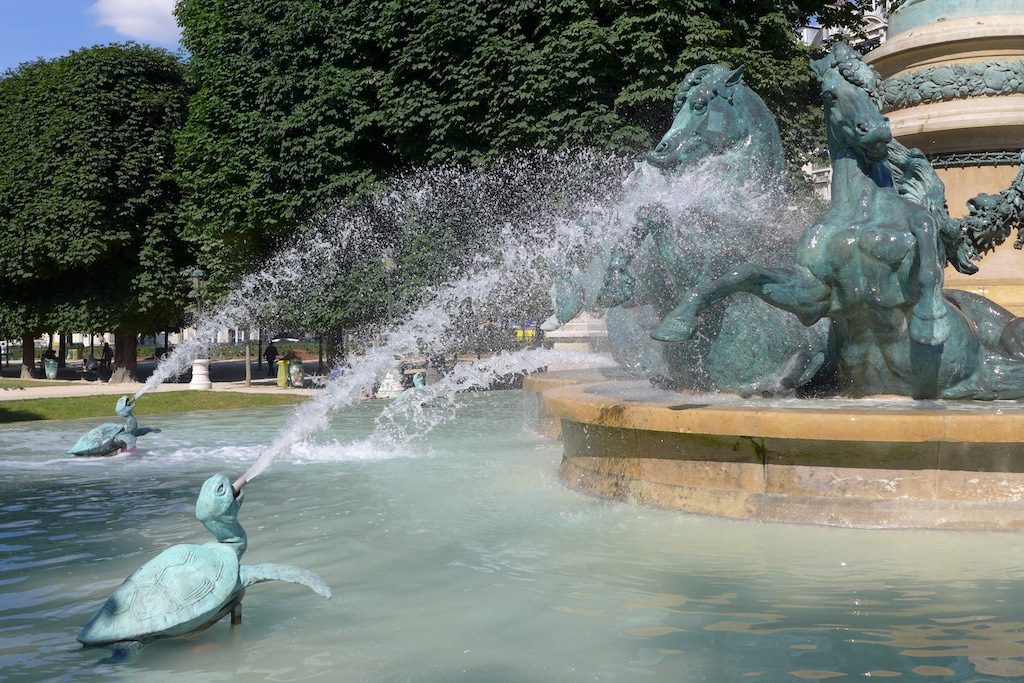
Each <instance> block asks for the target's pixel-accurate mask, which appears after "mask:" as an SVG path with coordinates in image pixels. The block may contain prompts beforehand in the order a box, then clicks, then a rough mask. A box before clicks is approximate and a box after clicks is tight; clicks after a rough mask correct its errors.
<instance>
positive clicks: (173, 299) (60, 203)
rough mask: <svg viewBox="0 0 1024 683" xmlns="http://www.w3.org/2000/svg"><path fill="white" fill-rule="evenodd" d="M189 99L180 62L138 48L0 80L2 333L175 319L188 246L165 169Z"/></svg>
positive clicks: (79, 55) (27, 69)
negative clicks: (183, 238) (175, 133)
mask: <svg viewBox="0 0 1024 683" xmlns="http://www.w3.org/2000/svg"><path fill="white" fill-rule="evenodd" d="M187 101H188V92H187V88H186V84H185V81H184V74H183V71H182V68H181V65H180V63H179V61H178V59H177V58H175V57H174V56H173V55H171V54H170V53H168V52H166V51H163V50H158V49H155V48H150V47H143V46H139V45H133V44H125V45H110V46H104V47H94V48H88V49H83V50H79V51H77V52H73V53H71V54H70V55H68V56H65V57H61V58H59V59H54V60H49V61H43V60H40V61H36V62H31V63H27V64H24V65H22V66H21V67H19V68H18V69H15V70H13V71H10V72H7V73H6V74H4V76H3V78H2V79H0V289H2V291H3V297H2V298H0V336H10V335H13V334H20V333H23V332H26V331H28V332H34V333H38V332H39V331H42V330H44V329H62V330H69V329H114V330H119V331H126V332H132V333H133V336H134V333H135V332H140V331H148V330H153V329H167V328H169V327H173V326H176V324H177V323H178V321H179V319H180V317H181V308H180V306H181V303H180V302H181V301H182V299H183V297H184V295H185V294H186V293H187V287H188V282H187V280H186V279H185V278H184V277H182V270H183V268H184V266H185V264H186V262H187V260H188V252H187V249H186V247H185V244H184V243H183V242H182V240H181V222H180V219H179V214H178V212H177V205H178V201H179V195H180V193H179V190H178V186H177V184H176V183H175V181H174V180H173V178H172V177H171V176H170V170H171V166H172V163H173V159H174V139H173V136H174V132H175V130H177V129H178V128H180V127H181V125H182V124H183V123H184V118H185V108H186V106H187Z"/></svg>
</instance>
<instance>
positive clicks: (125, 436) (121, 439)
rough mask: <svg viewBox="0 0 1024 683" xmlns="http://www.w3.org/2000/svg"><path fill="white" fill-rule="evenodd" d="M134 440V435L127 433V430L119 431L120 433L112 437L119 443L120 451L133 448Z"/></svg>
mask: <svg viewBox="0 0 1024 683" xmlns="http://www.w3.org/2000/svg"><path fill="white" fill-rule="evenodd" d="M135 442H136V439H135V435H134V434H129V433H128V432H121V433H120V434H118V435H117V438H116V439H114V443H115V444H117V443H120V444H121V450H122V451H130V450H131V449H133V448H135Z"/></svg>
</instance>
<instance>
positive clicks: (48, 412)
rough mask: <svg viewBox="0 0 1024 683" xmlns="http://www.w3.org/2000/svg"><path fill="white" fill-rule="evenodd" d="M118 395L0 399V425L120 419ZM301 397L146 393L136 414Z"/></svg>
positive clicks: (275, 403)
mask: <svg viewBox="0 0 1024 683" xmlns="http://www.w3.org/2000/svg"><path fill="white" fill-rule="evenodd" d="M117 398H118V397H117V395H115V394H110V395H107V396H75V397H71V398H29V399H25V400H20V401H0V424H3V423H7V422H25V421H29V420H71V419H75V418H79V417H107V418H110V421H111V422H118V421H120V419H121V418H119V417H118V416H117V415H116V414H115V413H114V404H115V403H117ZM302 400H303V398H302V397H301V396H293V395H281V396H275V395H274V394H236V393H233V392H226V391H168V392H160V393H155V394H147V395H146V396H145V397H143V398H141V399H139V403H138V406H137V407H136V409H135V417H137V418H139V421H140V422H142V421H144V418H145V416H146V415H157V414H161V413H189V412H192V411H193V410H227V409H230V408H263V407H267V406H284V405H292V404H295V403H298V402H299V401H302Z"/></svg>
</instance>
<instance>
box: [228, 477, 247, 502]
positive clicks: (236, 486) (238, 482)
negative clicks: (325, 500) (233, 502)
mask: <svg viewBox="0 0 1024 683" xmlns="http://www.w3.org/2000/svg"><path fill="white" fill-rule="evenodd" d="M248 483H249V480H248V479H246V478H245V475H242V476H241V477H239V478H238V479H235V481H234V483H233V484H231V490H232V491H234V494H235V498H238V496H239V495H241V493H242V487H243V486H245V485H246V484H248Z"/></svg>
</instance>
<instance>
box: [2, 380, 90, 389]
mask: <svg viewBox="0 0 1024 683" xmlns="http://www.w3.org/2000/svg"><path fill="white" fill-rule="evenodd" d="M62 384H78V382H65V381H63V380H58V379H0V391H3V390H5V389H24V388H26V387H53V386H60V385H62Z"/></svg>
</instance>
